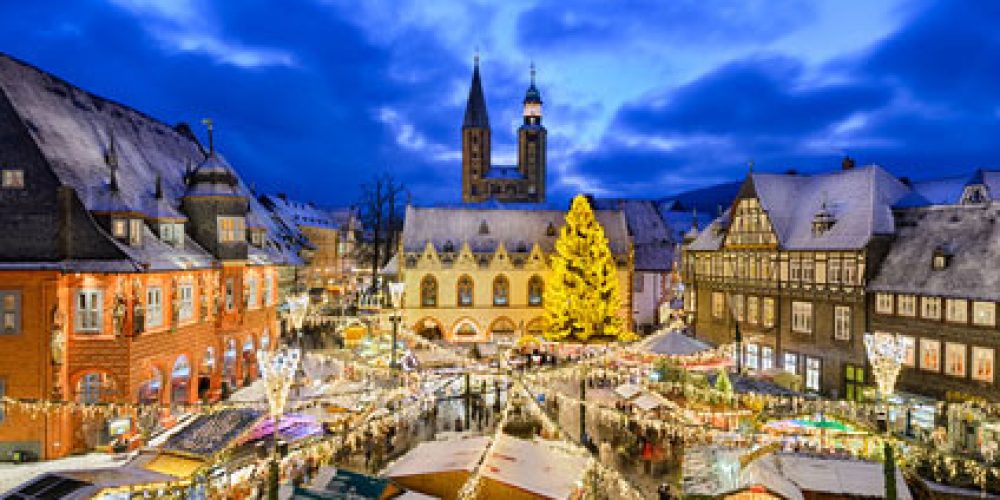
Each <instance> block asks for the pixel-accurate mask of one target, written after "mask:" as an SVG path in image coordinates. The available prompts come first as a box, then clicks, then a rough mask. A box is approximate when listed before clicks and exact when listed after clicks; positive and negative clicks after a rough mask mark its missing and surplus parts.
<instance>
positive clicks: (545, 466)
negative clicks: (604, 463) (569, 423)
mask: <svg viewBox="0 0 1000 500" xmlns="http://www.w3.org/2000/svg"><path fill="white" fill-rule="evenodd" d="M497 439H498V441H497V443H496V446H494V447H493V450H492V452H491V453H490V455H489V456H488V457H486V460H485V461H484V462H483V467H482V471H483V472H482V473H483V476H484V477H486V478H488V479H491V480H494V481H497V482H500V483H503V484H506V485H509V486H513V487H515V488H518V489H521V490H525V491H529V492H531V493H534V494H537V495H540V496H544V497H547V498H560V499H563V498H569V497H570V495H571V494H572V493H573V491H574V490H575V489H576V485H577V483H578V482H579V481H580V479H581V478H582V477H583V473H584V470H585V469H586V466H587V462H588V460H590V457H588V456H585V455H581V454H578V453H573V452H572V451H571V450H570V449H568V448H567V447H566V444H565V443H563V442H560V441H545V440H539V439H536V440H531V441H529V440H525V439H518V438H515V437H511V436H507V435H503V434H501V435H500V437H498V438H497Z"/></svg>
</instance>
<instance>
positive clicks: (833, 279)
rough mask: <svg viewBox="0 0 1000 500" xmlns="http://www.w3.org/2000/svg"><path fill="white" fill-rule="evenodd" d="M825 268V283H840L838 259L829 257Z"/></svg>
mask: <svg viewBox="0 0 1000 500" xmlns="http://www.w3.org/2000/svg"><path fill="white" fill-rule="evenodd" d="M826 266H827V272H826V281H827V282H829V283H834V284H836V283H840V276H841V275H840V259H838V258H836V257H831V258H830V260H829V262H827V265H826Z"/></svg>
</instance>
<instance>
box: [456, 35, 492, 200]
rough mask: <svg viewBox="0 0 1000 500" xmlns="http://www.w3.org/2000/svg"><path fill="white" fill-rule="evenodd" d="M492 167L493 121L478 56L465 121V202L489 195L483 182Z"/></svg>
mask: <svg viewBox="0 0 1000 500" xmlns="http://www.w3.org/2000/svg"><path fill="white" fill-rule="evenodd" d="M489 168H490V118H489V115H488V114H487V113H486V97H485V96H484V95H483V84H482V82H481V81H480V78H479V55H478V54H476V58H475V66H474V68H473V69H472V86H471V87H469V100H468V101H467V102H466V104H465V120H464V121H463V122H462V201H463V202H466V203H469V202H477V201H482V200H484V199H486V198H487V197H488V196H489V193H488V189H487V187H486V185H485V184H484V183H483V182H482V179H483V177H484V176H485V175H486V171H487V170H488V169H489Z"/></svg>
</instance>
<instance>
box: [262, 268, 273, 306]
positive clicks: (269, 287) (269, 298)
mask: <svg viewBox="0 0 1000 500" xmlns="http://www.w3.org/2000/svg"><path fill="white" fill-rule="evenodd" d="M264 305H268V306H270V305H274V278H272V277H271V275H270V274H265V275H264Z"/></svg>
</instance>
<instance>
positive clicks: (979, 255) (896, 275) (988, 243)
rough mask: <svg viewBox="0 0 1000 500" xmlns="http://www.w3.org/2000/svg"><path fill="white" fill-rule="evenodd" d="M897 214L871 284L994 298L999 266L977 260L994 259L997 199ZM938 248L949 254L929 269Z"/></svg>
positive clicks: (998, 292)
mask: <svg viewBox="0 0 1000 500" xmlns="http://www.w3.org/2000/svg"><path fill="white" fill-rule="evenodd" d="M898 218H899V222H898V226H899V228H898V229H897V232H896V238H895V240H894V241H893V244H892V246H891V247H890V249H889V253H888V254H887V255H886V256H885V259H884V260H883V262H882V265H881V266H880V268H879V271H878V274H877V275H876V276H875V277H874V279H872V280H871V282H870V284H869V287H870V289H871V290H873V291H887V292H897V293H909V294H917V295H931V296H939V297H961V298H969V299H981V300H989V301H996V300H1000V270H998V269H997V268H996V266H984V265H983V263H984V262H998V261H1000V224H997V222H998V220H1000V204H997V203H993V204H991V205H986V206H980V205H977V206H965V205H954V206H950V207H931V208H924V209H912V210H906V211H901V212H899V213H898ZM944 248H948V249H949V251H950V253H951V260H950V262H949V263H948V265H947V266H946V267H945V268H944V269H938V270H935V269H933V268H932V266H931V259H932V257H933V255H934V252H935V251H936V250H939V249H944Z"/></svg>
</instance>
